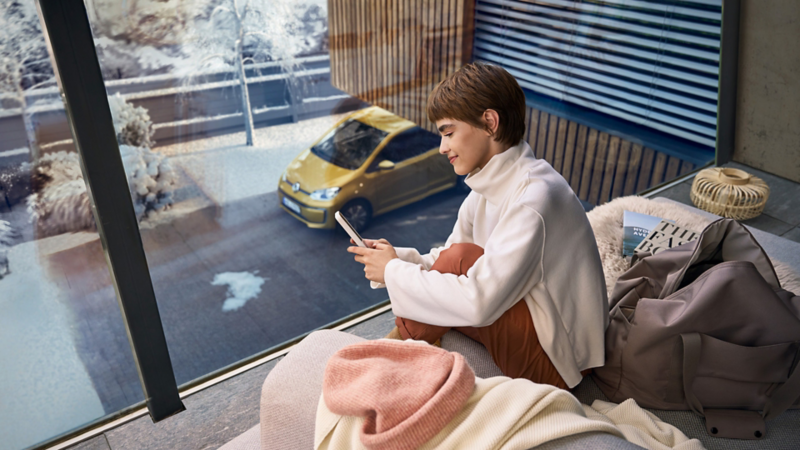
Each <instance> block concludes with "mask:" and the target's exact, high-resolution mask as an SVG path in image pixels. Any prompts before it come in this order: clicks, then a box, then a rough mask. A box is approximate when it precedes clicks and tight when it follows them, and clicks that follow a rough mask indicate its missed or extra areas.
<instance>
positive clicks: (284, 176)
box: [281, 172, 289, 183]
mask: <svg viewBox="0 0 800 450" xmlns="http://www.w3.org/2000/svg"><path fill="white" fill-rule="evenodd" d="M281 181H285V182H287V183H288V182H289V178H288V177H287V176H286V172H283V173H282V174H281Z"/></svg>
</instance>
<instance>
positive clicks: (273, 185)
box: [155, 114, 345, 205]
mask: <svg viewBox="0 0 800 450" xmlns="http://www.w3.org/2000/svg"><path fill="white" fill-rule="evenodd" d="M344 116H345V114H337V115H332V116H325V117H318V118H315V119H309V120H304V121H301V122H298V123H291V124H285V125H276V126H272V127H265V128H257V129H256V130H255V134H254V142H255V145H254V146H253V147H248V146H246V145H244V142H245V135H244V132H241V133H233V134H226V135H222V136H215V137H211V138H208V139H201V140H197V141H191V142H185V143H178V144H172V145H166V146H159V147H156V149H155V150H157V151H159V152H162V153H163V154H164V155H166V156H168V157H169V158H170V163H171V164H172V165H173V166H175V167H180V168H181V169H183V171H184V172H185V173H186V174H187V175H188V176H189V177H190V178H191V179H192V180H193V181H194V182H195V183H197V185H198V186H199V187H200V189H201V190H202V191H203V193H205V195H206V196H208V198H210V199H211V200H212V201H213V202H214V203H216V204H217V205H225V204H226V203H229V202H234V201H237V200H242V199H245V198H248V197H253V196H256V195H261V194H266V193H269V192H274V191H275V190H276V189H277V186H278V180H279V179H280V176H281V174H282V173H283V170H284V169H285V168H286V166H287V165H288V164H289V163H290V162H291V161H292V159H294V158H295V156H297V155H298V154H299V153H300V152H302V151H303V150H305V149H306V148H308V147H309V146H311V144H313V143H314V141H316V140H317V139H318V138H319V137H320V136H322V135H323V134H325V132H326V131H328V129H330V128H331V127H332V126H333V125H335V124H336V122H338V121H339V120H340V119H341V118H342V117H344Z"/></svg>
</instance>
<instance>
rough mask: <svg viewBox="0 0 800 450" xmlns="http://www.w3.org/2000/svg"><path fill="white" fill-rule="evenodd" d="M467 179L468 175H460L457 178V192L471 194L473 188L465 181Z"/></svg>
mask: <svg viewBox="0 0 800 450" xmlns="http://www.w3.org/2000/svg"><path fill="white" fill-rule="evenodd" d="M466 179H467V176H466V175H458V177H457V180H456V186H455V189H456V192H461V193H464V194H469V192H470V191H471V190H472V189H470V187H469V186H467V182H466V181H465V180H466Z"/></svg>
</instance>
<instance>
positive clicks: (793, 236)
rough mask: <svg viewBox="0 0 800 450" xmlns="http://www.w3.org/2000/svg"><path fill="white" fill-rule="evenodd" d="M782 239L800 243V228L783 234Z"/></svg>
mask: <svg viewBox="0 0 800 450" xmlns="http://www.w3.org/2000/svg"><path fill="white" fill-rule="evenodd" d="M781 237H783V238H786V239H789V240H790V241H795V242H800V227H794V228H792V229H791V230H789V231H787V232H786V233H783V235H781Z"/></svg>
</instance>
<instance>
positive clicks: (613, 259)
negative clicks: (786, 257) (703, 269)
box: [586, 196, 800, 296]
mask: <svg viewBox="0 0 800 450" xmlns="http://www.w3.org/2000/svg"><path fill="white" fill-rule="evenodd" d="M625 210H628V211H633V212H637V213H642V214H649V215H651V216H657V217H662V218H664V219H670V220H674V221H675V223H676V224H677V225H678V226H681V227H685V228H688V229H690V230H694V231H698V232H699V231H703V229H704V228H705V227H706V225H708V224H709V223H711V222H712V220H711V219H708V218H705V217H703V216H701V215H699V214H695V213H693V212H691V211H689V210H687V209H686V208H684V207H682V206H678V205H676V204H671V203H662V202H655V201H653V200H650V199H647V198H644V197H637V196H630V197H620V198H617V199H615V200H612V201H610V202H608V203H606V204H604V205H601V206H598V207H596V208H594V209H593V210H591V211H589V212H588V213H587V214H586V216H587V217H588V218H589V223H591V225H592V229H593V230H594V236H595V239H597V248H598V250H600V259H601V260H602V261H603V272H605V276H606V287H607V288H608V293H609V296H610V295H611V290H612V289H613V288H614V283H616V281H617V278H619V276H620V275H622V273H623V272H625V271H626V270H627V269H628V261H627V260H626V259H625V258H624V257H623V256H622V234H623V233H622V216H623V212H624V211H625ZM772 264H773V266H775V272H776V273H777V274H778V280H779V281H780V282H781V286H782V287H783V288H784V289H786V290H787V291H790V292H794V293H795V294H800V276H798V275H797V274H796V273H795V272H794V271H792V269H791V268H790V267H789V266H787V265H786V264H784V263H782V262H780V261H775V260H774V259H773V260H772Z"/></svg>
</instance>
